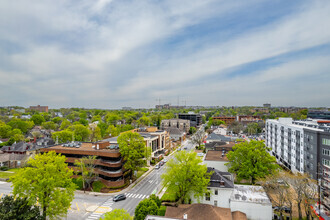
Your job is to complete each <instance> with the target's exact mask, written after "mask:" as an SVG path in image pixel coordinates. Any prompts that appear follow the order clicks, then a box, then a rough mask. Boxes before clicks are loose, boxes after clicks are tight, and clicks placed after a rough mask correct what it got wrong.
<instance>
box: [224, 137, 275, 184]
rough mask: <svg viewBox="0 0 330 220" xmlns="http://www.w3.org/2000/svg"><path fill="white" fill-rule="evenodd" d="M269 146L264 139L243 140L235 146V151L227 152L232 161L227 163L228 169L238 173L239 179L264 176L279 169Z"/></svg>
mask: <svg viewBox="0 0 330 220" xmlns="http://www.w3.org/2000/svg"><path fill="white" fill-rule="evenodd" d="M267 150H268V148H267V147H266V146H265V144H264V143H263V142H262V141H254V140H251V141H250V142H242V143H239V144H236V145H235V146H234V147H233V151H230V152H229V153H228V154H227V158H228V160H229V161H230V162H229V163H227V164H226V165H227V166H228V171H229V172H232V173H236V177H237V180H238V181H240V180H242V179H245V180H251V183H252V184H254V183H255V181H256V179H258V178H264V177H265V176H267V175H270V174H272V173H274V172H276V171H277V169H278V165H277V164H276V159H275V157H273V156H271V155H270V154H269V153H268V151H267Z"/></svg>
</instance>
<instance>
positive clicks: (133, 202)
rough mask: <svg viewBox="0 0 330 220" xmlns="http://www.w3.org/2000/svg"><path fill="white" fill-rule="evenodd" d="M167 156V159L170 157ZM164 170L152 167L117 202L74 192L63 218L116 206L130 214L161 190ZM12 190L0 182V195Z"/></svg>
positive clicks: (189, 146)
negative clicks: (140, 203)
mask: <svg viewBox="0 0 330 220" xmlns="http://www.w3.org/2000/svg"><path fill="white" fill-rule="evenodd" d="M185 147H186V148H187V149H186V150H192V149H193V148H194V146H193V144H191V143H190V142H188V141H187V142H185V143H184V144H183V146H182V147H181V149H182V150H184V148H185ZM172 157H173V155H172V156H168V157H167V159H170V158H172ZM164 171H165V166H162V167H160V168H159V169H154V170H153V171H151V172H150V173H149V175H147V176H146V177H145V178H144V179H143V180H142V181H140V182H139V183H138V184H137V185H136V186H134V187H133V188H132V189H131V190H129V191H128V192H126V196H127V199H126V200H122V201H119V202H113V201H112V199H113V197H114V196H108V195H105V196H103V195H102V196H94V195H89V194H84V193H81V192H76V193H75V198H74V200H73V201H72V203H71V207H70V208H69V210H68V214H67V217H66V218H64V219H74V220H75V219H88V220H95V219H99V218H100V217H101V216H102V215H103V214H104V213H106V212H109V211H111V210H112V209H116V208H123V209H126V210H127V211H128V212H129V213H130V214H131V215H134V210H135V208H136V206H137V205H138V204H139V202H140V201H141V200H143V199H145V198H148V197H149V196H150V195H151V194H153V193H156V192H158V191H159V190H161V175H162V173H163V172H164ZM11 192H12V188H11V183H7V182H0V197H2V196H4V195H6V194H10V193H11Z"/></svg>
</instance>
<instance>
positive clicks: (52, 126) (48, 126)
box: [41, 121, 58, 130]
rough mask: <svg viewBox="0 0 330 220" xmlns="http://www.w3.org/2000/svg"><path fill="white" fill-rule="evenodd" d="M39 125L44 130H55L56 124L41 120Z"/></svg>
mask: <svg viewBox="0 0 330 220" xmlns="http://www.w3.org/2000/svg"><path fill="white" fill-rule="evenodd" d="M41 126H42V127H43V128H44V129H46V130H56V129H57V126H58V125H57V124H55V123H54V122H52V121H47V122H43V123H42V124H41Z"/></svg>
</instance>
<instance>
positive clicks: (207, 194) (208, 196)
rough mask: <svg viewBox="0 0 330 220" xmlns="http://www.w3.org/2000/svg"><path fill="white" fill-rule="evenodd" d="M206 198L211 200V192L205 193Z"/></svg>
mask: <svg viewBox="0 0 330 220" xmlns="http://www.w3.org/2000/svg"><path fill="white" fill-rule="evenodd" d="M205 200H206V201H210V193H209V192H208V193H205Z"/></svg>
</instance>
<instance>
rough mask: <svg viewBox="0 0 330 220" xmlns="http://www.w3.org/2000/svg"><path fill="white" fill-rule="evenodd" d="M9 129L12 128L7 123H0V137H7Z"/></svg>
mask: <svg viewBox="0 0 330 220" xmlns="http://www.w3.org/2000/svg"><path fill="white" fill-rule="evenodd" d="M11 130H12V128H11V127H10V126H9V125H6V124H5V123H3V124H0V137H1V138H9V137H10V132H11Z"/></svg>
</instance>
